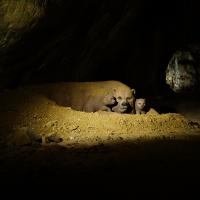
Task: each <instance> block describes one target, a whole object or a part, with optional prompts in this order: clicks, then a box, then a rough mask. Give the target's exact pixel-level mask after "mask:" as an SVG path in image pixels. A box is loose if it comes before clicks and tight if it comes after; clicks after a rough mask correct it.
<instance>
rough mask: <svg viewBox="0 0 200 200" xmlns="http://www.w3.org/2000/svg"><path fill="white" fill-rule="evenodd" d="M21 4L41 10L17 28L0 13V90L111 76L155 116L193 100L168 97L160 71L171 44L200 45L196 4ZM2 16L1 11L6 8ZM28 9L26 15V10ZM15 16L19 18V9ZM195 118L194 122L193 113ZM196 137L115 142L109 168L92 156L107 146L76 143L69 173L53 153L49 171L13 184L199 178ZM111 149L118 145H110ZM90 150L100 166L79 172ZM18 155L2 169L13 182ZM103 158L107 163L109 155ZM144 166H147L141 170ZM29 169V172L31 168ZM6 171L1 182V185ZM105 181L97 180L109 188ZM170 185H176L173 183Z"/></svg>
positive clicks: (107, 0) (137, 0) (66, 0)
mask: <svg viewBox="0 0 200 200" xmlns="http://www.w3.org/2000/svg"><path fill="white" fill-rule="evenodd" d="M20 1H21V2H23V3H24V2H25V4H26V2H28V1H24V0H19V1H18V2H20ZM2 2H4V3H6V2H7V3H8V6H9V5H11V4H12V5H14V4H13V2H14V1H13V0H7V1H6V0H2V1H1V3H2ZM29 2H34V3H33V5H34V6H38V7H39V8H40V9H41V10H43V11H44V13H43V14H41V15H40V14H38V16H36V17H35V18H33V20H30V21H28V22H27V24H26V23H25V22H26V20H25V22H24V24H23V25H20V23H22V22H23V20H21V21H20V20H18V21H19V22H18V21H17V22H16V21H15V18H13V19H11V20H10V19H9V17H8V21H7V22H6V20H5V18H4V17H2V16H3V14H0V28H1V27H2V29H1V30H0V89H15V88H18V87H19V86H24V85H30V84H43V83H49V82H60V81H99V80H118V81H121V82H123V83H125V84H127V85H129V86H130V87H133V88H135V89H136V96H137V97H145V98H147V99H148V100H149V102H150V103H151V105H152V106H153V107H155V108H156V109H158V110H159V111H161V112H163V113H165V112H177V110H176V105H173V106H171V104H175V103H177V102H179V103H181V106H182V104H183V105H185V103H186V104H187V103H188V102H189V100H192V101H194V102H195V103H196V102H199V98H200V97H199V94H200V93H199V91H200V90H199V88H197V90H195V91H194V92H192V93H183V94H176V93H175V92H173V91H172V90H171V89H170V87H169V86H168V85H167V84H166V81H165V71H166V68H167V65H168V63H169V60H170V59H171V57H172V55H173V53H174V52H175V51H177V50H179V49H188V47H189V46H190V45H195V46H200V29H199V26H198V23H199V19H200V12H199V3H196V2H194V1H189V0H182V1H179V0H168V1H158V0H153V1H144V0H118V1H114V0H101V1H100V0H85V1H76V0H75V1H74V0H44V1H43V0H30V1H29ZM1 7H3V6H2V5H1V4H0V9H1ZM13 8H14V7H13ZM25 8H26V7H25ZM11 10H12V9H11ZM0 11H1V10H0ZM4 14H5V16H6V12H5V13H4ZM28 14H30V15H28V17H29V18H30V19H31V17H32V16H31V12H30V13H28ZM11 16H12V14H11ZM19 16H22V17H23V15H20V14H19ZM24 16H25V15H24ZM37 17H38V19H37ZM6 19H7V18H6ZM16 19H18V18H17V17H16ZM9 20H10V21H9ZM12 20H13V21H12ZM18 23H19V25H18ZM199 76H200V74H199ZM199 80H200V78H199ZM157 103H158V104H157ZM195 106H199V107H198V108H197V107H195V108H192V109H193V110H195V111H196V112H197V111H200V104H198V105H196V104H195ZM187 109H188V108H187ZM189 109H190V108H189ZM178 111H179V110H178ZM198 119H199V120H200V116H199V115H198ZM199 141H200V140H199V137H196V138H191V140H189V141H187V140H186V141H183V140H180V141H179V140H177V141H173V142H172V141H171V140H170V139H169V140H168V139H167V140H166V141H164V142H163V141H153V142H148V141H147V142H141V143H139V144H138V145H136V146H134V145H133V144H126V143H122V144H121V146H120V148H122V151H121V152H120V154H119V155H118V156H119V157H118V159H116V160H114V161H113V162H114V164H115V167H116V166H117V167H116V168H114V170H113V168H112V167H113V166H111V165H110V164H108V165H105V166H102V165H101V161H99V160H98V159H100V160H101V159H104V158H103V157H104V154H106V151H107V150H105V149H103V150H102V149H101V147H97V149H96V150H95V152H94V153H93V152H92V150H90V149H87V148H83V149H82V150H81V149H80V152H78V150H77V152H75V153H74V155H75V156H78V159H77V162H75V165H76V167H75V170H73V169H71V168H70V169H69V171H64V174H62V173H63V171H62V170H63V168H65V163H64V161H63V159H64V157H67V156H66V155H65V156H63V157H62V156H60V157H58V158H57V159H58V160H57V163H56V162H55V161H54V160H52V158H48V161H50V162H52V163H53V164H52V168H49V169H48V170H46V169H44V168H45V165H44V166H42V167H41V169H40V171H39V175H37V176H34V175H32V176H31V177H30V174H29V173H28V172H27V173H25V175H24V177H21V182H23V183H24V182H27V181H30V182H31V181H33V182H36V183H38V182H39V181H38V180H36V179H37V178H38V179H39V180H40V181H41V183H48V182H51V181H52V180H54V181H57V182H59V181H61V182H62V183H63V182H65V181H66V180H64V179H65V177H69V176H71V179H70V180H71V181H72V180H73V181H74V182H75V184H76V180H75V179H74V177H76V178H78V179H79V180H80V181H81V182H79V183H81V184H82V183H83V182H84V178H83V179H82V177H81V176H79V174H77V172H80V174H81V175H83V176H86V177H88V176H89V177H90V179H91V182H93V181H94V182H95V180H96V178H100V179H101V181H102V182H104V181H105V179H106V178H107V177H109V178H110V182H112V183H111V184H113V183H114V182H115V179H117V177H118V178H119V180H123V181H125V180H124V178H127V177H128V179H131V178H133V179H134V178H136V177H137V180H138V182H137V183H139V180H141V178H144V179H145V177H148V176H150V178H149V180H150V179H153V178H156V177H157V179H158V181H162V179H168V181H169V179H170V178H172V177H175V179H176V180H177V181H178V182H179V183H178V184H180V182H181V181H182V179H184V177H185V178H186V180H187V178H188V180H190V179H191V178H194V177H199V172H198V170H199V169H198V167H199V163H200V161H199V158H198V155H199V152H200V148H199ZM131 145H133V147H134V148H133V149H132V151H131V153H133V152H134V151H135V149H137V150H136V152H137V153H138V154H137V153H136V154H134V157H132V154H131V153H130V152H128V153H127V149H128V148H127V146H128V147H129V146H131ZM144 146H145V149H143V147H144ZM51 148H52V149H51V153H52V154H53V153H54V152H58V154H59V153H62V154H64V153H66V154H67V155H71V154H72V156H73V152H71V149H69V152H68V149H65V150H64V151H62V152H60V149H59V148H60V147H59V148H58V149H57V148H56V147H55V149H54V146H52V147H51ZM92 148H95V147H92ZM109 148H110V147H109ZM109 148H108V149H109ZM112 148H114V149H115V148H116V149H118V147H117V146H114V147H112ZM116 149H115V150H116ZM177 149H178V150H177ZM29 151H31V150H29ZM90 151H91V155H92V156H93V157H92V159H93V158H97V163H98V164H99V163H100V164H99V165H98V164H96V163H95V161H93V160H92V161H93V162H94V163H95V164H94V166H93V165H91V166H90V168H87V167H86V166H85V168H87V169H89V170H88V171H87V170H86V173H82V171H81V170H83V171H84V169H81V170H80V169H79V165H81V164H82V163H83V162H84V159H86V160H89V158H88V157H89V154H90ZM108 151H109V150H108ZM112 151H113V149H112ZM117 151H118V150H117ZM43 153H44V152H43ZM47 154H48V153H47ZM111 154H112V153H111ZM116 157H117V156H116ZM79 158H80V160H79ZM23 159H24V158H23V155H22V156H21V157H20V158H19V160H18V161H17V162H16V163H15V164H16V166H10V171H11V172H12V173H11V174H10V175H9V178H12V180H13V179H15V181H16V182H18V181H19V180H18V178H19V174H20V173H21V171H20V170H23V169H24V168H25V166H26V165H27V166H29V164H27V163H26V162H27V161H25V162H23ZM106 159H107V160H108V162H107V163H109V162H110V161H109V156H107V157H106ZM94 160H95V159H94ZM21 161H22V162H21ZM9 162H11V163H12V161H9ZM111 162H112V160H111ZM32 164H33V165H36V164H37V163H32ZM57 164H58V166H57ZM96 165H97V166H98V167H96ZM147 165H149V169H147V168H145V166H147ZM15 167H16V168H17V169H19V174H17V173H18V171H17V170H16V171H17V173H15V170H13V169H14V168H15ZM21 167H22V169H21ZM72 167H74V166H72ZM133 168H134V170H135V171H134V172H132V170H133ZM55 169H58V170H57V173H58V174H54V170H55ZM45 170H46V171H45ZM59 170H60V171H59ZM70 170H72V171H70ZM98 170H99V171H98ZM188 171H189V172H188ZM32 172H33V173H36V172H35V171H34V167H33V170H32V171H31V173H32ZM84 172H85V171H84ZM70 173H71V174H70ZM94 174H95V175H94ZM102 174H103V175H104V176H102ZM116 174H117V176H116ZM183 174H185V176H184V177H183V176H182V175H183ZM6 175H7V174H6ZM6 175H4V176H3V178H2V180H4V179H5V182H6V181H8V182H9V179H7V176H6ZM15 176H16V177H15ZM13 177H14V178H13ZM29 178H30V179H29ZM62 179H63V180H62ZM90 179H88V182H89V181H90ZM93 179H95V180H93ZM112 179H113V180H112ZM142 180H143V179H142ZM15 181H14V182H15ZM110 182H107V183H105V184H107V185H109V183H110ZM116 182H117V180H116ZM173 184H174V186H175V187H176V185H175V184H176V182H173ZM116 185H117V184H116ZM141 185H142V183H141ZM158 185H159V184H158Z"/></svg>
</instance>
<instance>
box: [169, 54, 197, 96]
mask: <svg viewBox="0 0 200 200" xmlns="http://www.w3.org/2000/svg"><path fill="white" fill-rule="evenodd" d="M199 74H200V68H199V67H198V63H197V60H196V59H195V57H194V56H193V55H192V53H191V52H190V51H177V52H175V53H174V55H173V56H172V58H171V60H170V61H169V64H168V66H167V69H166V83H167V84H168V85H169V86H170V88H171V89H172V90H173V91H174V92H176V93H182V92H188V91H195V90H196V89H197V87H198V82H199V78H200V76H199Z"/></svg>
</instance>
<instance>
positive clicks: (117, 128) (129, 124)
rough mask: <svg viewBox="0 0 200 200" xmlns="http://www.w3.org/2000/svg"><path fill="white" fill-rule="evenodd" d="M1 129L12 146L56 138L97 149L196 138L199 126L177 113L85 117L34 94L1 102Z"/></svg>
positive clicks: (16, 95) (16, 94)
mask: <svg viewBox="0 0 200 200" xmlns="http://www.w3.org/2000/svg"><path fill="white" fill-rule="evenodd" d="M1 101H2V102H1V105H2V108H3V109H2V110H1V120H0V121H1V128H2V130H3V131H4V134H5V135H6V136H9V137H8V142H9V143H10V144H15V145H24V144H26V143H31V142H32V141H31V136H30V135H32V136H34V137H35V139H38V138H40V137H41V139H42V142H41V144H42V145H46V142H45V141H46V138H47V137H49V136H51V135H53V136H54V137H57V138H60V139H61V140H62V142H59V144H60V145H68V144H70V145H73V144H74V145H75V146H77V145H78V144H80V145H95V144H99V143H110V142H114V141H121V140H125V141H126V140H135V139H138V138H141V137H143V138H148V139H150V138H154V137H161V138H162V137H163V136H164V137H171V138H175V137H187V136H189V135H191V134H196V132H197V131H198V130H199V125H198V124H197V123H193V122H191V121H189V120H187V119H186V118H185V117H184V116H182V115H180V114H175V113H168V114H158V113H156V112H155V111H154V110H151V111H150V112H149V113H147V114H146V115H131V114H118V113H109V112H96V113H85V112H80V111H75V110H72V109H70V108H67V107H61V106H58V105H56V104H55V103H54V102H53V101H51V100H49V99H47V98H46V97H44V96H41V95H37V94H32V93H30V92H22V91H20V92H12V93H8V95H5V97H4V98H2V100H1Z"/></svg>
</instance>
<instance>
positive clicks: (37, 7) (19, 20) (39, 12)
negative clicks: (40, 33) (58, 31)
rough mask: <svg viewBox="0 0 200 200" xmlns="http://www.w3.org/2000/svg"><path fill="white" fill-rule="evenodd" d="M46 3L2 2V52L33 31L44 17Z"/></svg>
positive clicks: (0, 46)
mask: <svg viewBox="0 0 200 200" xmlns="http://www.w3.org/2000/svg"><path fill="white" fill-rule="evenodd" d="M45 6H46V1H39V0H28V1H27V0H19V1H16V0H1V2H0V50H1V51H5V50H6V49H7V48H8V47H10V46H12V45H14V44H15V43H16V42H17V41H18V40H20V39H21V37H22V36H23V34H24V33H26V32H28V31H31V30H32V29H33V28H34V27H35V26H36V25H37V23H38V21H39V20H40V19H41V18H42V17H43V16H44V11H45Z"/></svg>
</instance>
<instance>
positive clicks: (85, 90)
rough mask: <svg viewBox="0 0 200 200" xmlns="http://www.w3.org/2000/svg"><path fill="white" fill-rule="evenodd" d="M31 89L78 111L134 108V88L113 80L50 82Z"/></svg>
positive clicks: (126, 110)
mask: <svg viewBox="0 0 200 200" xmlns="http://www.w3.org/2000/svg"><path fill="white" fill-rule="evenodd" d="M38 88H40V89H39V90H38ZM41 88H42V90H41ZM32 90H33V91H34V90H37V91H40V92H41V93H43V94H46V95H47V96H48V97H49V98H50V99H52V100H54V101H55V102H56V103H57V104H58V105H61V106H67V107H71V108H72V109H74V110H79V111H85V112H96V111H99V110H104V111H110V112H111V111H113V112H118V113H131V112H132V111H133V112H134V109H135V107H134V105H135V97H134V94H135V90H134V89H131V88H130V87H129V86H127V85H125V84H123V83H121V82H119V81H115V80H110V81H96V82H62V83H50V84H46V85H43V86H42V87H37V86H36V87H33V88H32Z"/></svg>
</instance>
